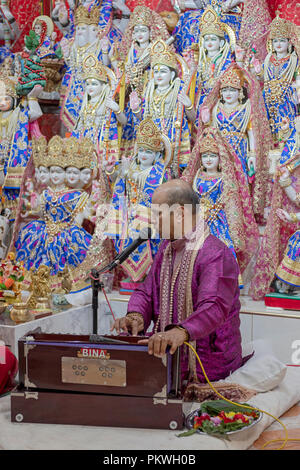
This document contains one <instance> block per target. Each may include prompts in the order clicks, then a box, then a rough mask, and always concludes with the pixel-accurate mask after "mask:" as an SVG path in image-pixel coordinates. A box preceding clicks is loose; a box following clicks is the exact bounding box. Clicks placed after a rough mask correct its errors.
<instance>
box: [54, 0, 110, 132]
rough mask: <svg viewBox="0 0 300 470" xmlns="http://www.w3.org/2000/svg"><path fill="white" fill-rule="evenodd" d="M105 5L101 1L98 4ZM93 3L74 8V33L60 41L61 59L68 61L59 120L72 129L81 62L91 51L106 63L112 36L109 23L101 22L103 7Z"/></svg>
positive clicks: (78, 102)
mask: <svg viewBox="0 0 300 470" xmlns="http://www.w3.org/2000/svg"><path fill="white" fill-rule="evenodd" d="M103 6H104V3H103V4H102V6H101V8H102V7H103ZM101 8H99V7H96V6H95V7H93V8H91V9H90V10H89V9H87V8H85V7H84V6H79V7H78V8H77V9H76V10H75V14H74V23H75V34H74V37H73V36H72V37H71V38H70V39H66V38H63V39H62V40H61V42H60V45H61V48H62V52H63V56H64V60H65V62H66V65H67V70H66V73H65V75H64V77H63V81H62V86H61V120H62V122H63V123H64V125H65V126H66V127H67V129H68V130H69V131H70V132H72V131H73V129H74V126H75V123H76V119H77V116H78V113H79V109H80V107H81V105H82V98H83V93H84V87H83V80H82V64H83V60H84V58H85V57H86V56H87V55H90V54H93V55H95V56H96V57H97V59H98V60H99V61H101V62H102V63H104V64H106V65H109V59H108V53H109V49H110V48H111V46H112V43H113V41H114V40H117V38H116V37H114V36H113V35H111V36H110V35H109V33H110V32H111V29H110V23H108V24H103V25H100V23H99V21H100V20H99V18H100V15H101V12H102V9H101ZM101 18H102V19H103V17H102V16H101Z"/></svg>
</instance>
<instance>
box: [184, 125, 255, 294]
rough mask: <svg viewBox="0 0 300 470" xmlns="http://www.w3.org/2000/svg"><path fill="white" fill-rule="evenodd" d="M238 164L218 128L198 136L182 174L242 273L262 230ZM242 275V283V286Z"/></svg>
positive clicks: (209, 222) (209, 223)
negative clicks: (257, 221) (197, 196)
mask: <svg viewBox="0 0 300 470" xmlns="http://www.w3.org/2000/svg"><path fill="white" fill-rule="evenodd" d="M241 173H242V170H241V168H240V167H237V166H236V165H235V155H234V152H233V150H232V148H231V146H230V145H229V144H228V143H227V141H226V140H225V139H223V138H222V134H221V133H220V132H219V131H218V130H217V129H215V128H213V127H210V128H208V129H204V131H203V132H201V133H199V134H198V135H197V138H196V142H195V146H194V148H193V151H192V155H191V159H190V161H189V164H188V166H187V168H186V170H185V171H184V173H183V176H182V178H183V179H184V180H185V181H188V182H189V183H190V184H192V186H193V189H194V191H195V192H196V193H197V194H198V195H199V202H200V206H201V208H202V211H203V215H204V219H205V221H206V222H207V224H208V227H209V230H210V232H211V234H212V235H214V236H215V237H217V238H219V239H220V240H222V241H223V242H224V243H225V244H226V245H227V246H228V247H229V248H230V249H231V251H232V253H233V255H234V257H235V259H236V260H237V262H238V265H239V268H240V272H241V274H243V272H244V271H245V269H246V268H247V266H248V264H249V262H250V261H251V258H252V257H253V255H254V254H255V253H256V252H257V249H258V244H259V230H258V225H257V223H256V221H255V218H254V215H253V211H252V209H251V206H252V203H251V196H250V192H249V189H248V188H247V186H245V185H244V184H243V175H242V174H241ZM242 285H243V281H242V275H241V276H240V287H242Z"/></svg>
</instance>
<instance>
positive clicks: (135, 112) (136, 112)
mask: <svg viewBox="0 0 300 470" xmlns="http://www.w3.org/2000/svg"><path fill="white" fill-rule="evenodd" d="M141 109H142V108H141V107H140V106H139V108H138V109H136V110H135V111H133V110H132V112H133V113H134V114H138V113H139V112H140V111H141Z"/></svg>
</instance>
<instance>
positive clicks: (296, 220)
mask: <svg viewBox="0 0 300 470" xmlns="http://www.w3.org/2000/svg"><path fill="white" fill-rule="evenodd" d="M290 218H291V219H292V222H294V223H295V224H296V223H297V222H298V217H297V213H296V212H291V213H290Z"/></svg>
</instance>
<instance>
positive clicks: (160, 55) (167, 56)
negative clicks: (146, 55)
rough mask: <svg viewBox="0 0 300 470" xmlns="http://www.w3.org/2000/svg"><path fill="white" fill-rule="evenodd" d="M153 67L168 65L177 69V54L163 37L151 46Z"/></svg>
mask: <svg viewBox="0 0 300 470" xmlns="http://www.w3.org/2000/svg"><path fill="white" fill-rule="evenodd" d="M150 55H151V67H152V68H153V67H154V66H155V65H157V64H159V65H166V66H167V67H170V68H172V69H175V70H176V69H177V60H176V54H175V53H174V52H173V51H172V50H171V49H170V47H169V46H168V45H167V44H166V43H165V41H163V40H162V39H158V40H157V41H155V42H154V43H153V45H152V47H151V52H150Z"/></svg>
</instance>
